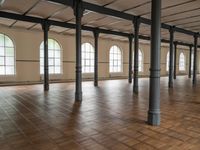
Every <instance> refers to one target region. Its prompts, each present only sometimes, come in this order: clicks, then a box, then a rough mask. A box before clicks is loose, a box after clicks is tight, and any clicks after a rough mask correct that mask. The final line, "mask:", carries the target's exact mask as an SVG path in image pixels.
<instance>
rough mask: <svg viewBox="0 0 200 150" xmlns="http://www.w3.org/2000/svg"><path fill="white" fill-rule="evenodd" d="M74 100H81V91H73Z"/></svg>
mask: <svg viewBox="0 0 200 150" xmlns="http://www.w3.org/2000/svg"><path fill="white" fill-rule="evenodd" d="M75 101H82V92H76V93H75Z"/></svg>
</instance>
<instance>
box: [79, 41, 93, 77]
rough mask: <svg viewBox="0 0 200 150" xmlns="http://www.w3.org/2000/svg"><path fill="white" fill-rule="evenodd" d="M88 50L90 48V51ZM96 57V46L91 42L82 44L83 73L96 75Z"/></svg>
mask: <svg viewBox="0 0 200 150" xmlns="http://www.w3.org/2000/svg"><path fill="white" fill-rule="evenodd" d="M87 46H88V47H87ZM87 48H89V49H87ZM94 55H95V49H94V46H93V45H92V44H91V43H89V42H85V43H82V45H81V56H82V58H81V64H82V73H83V74H93V73H94V59H95V58H94V57H95V56H94ZM87 63H88V64H87Z"/></svg>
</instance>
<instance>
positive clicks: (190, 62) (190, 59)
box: [188, 45, 192, 78]
mask: <svg viewBox="0 0 200 150" xmlns="http://www.w3.org/2000/svg"><path fill="white" fill-rule="evenodd" d="M191 67H192V45H190V57H189V75H188V78H191V76H192V69H191Z"/></svg>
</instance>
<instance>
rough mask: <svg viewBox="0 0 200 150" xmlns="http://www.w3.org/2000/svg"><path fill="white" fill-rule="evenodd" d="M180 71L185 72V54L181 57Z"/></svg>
mask: <svg viewBox="0 0 200 150" xmlns="http://www.w3.org/2000/svg"><path fill="white" fill-rule="evenodd" d="M179 70H180V71H185V56H184V54H183V53H181V54H180V56H179Z"/></svg>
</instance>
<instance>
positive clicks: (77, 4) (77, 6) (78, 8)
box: [74, 0, 83, 101]
mask: <svg viewBox="0 0 200 150" xmlns="http://www.w3.org/2000/svg"><path fill="white" fill-rule="evenodd" d="M74 15H75V17H76V91H75V100H76V101H82V65H81V19H82V16H83V7H82V0H75V1H74Z"/></svg>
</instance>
